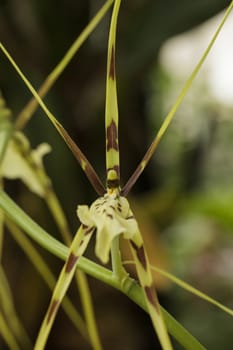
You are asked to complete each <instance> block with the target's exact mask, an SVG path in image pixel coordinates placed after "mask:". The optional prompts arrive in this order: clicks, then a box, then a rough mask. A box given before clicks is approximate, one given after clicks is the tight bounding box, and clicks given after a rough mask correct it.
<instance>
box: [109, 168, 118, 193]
mask: <svg viewBox="0 0 233 350" xmlns="http://www.w3.org/2000/svg"><path fill="white" fill-rule="evenodd" d="M110 170H115V172H116V173H117V179H115V180H107V188H118V187H119V186H120V181H119V178H120V167H119V165H114V166H113V167H112V168H108V169H107V173H108V172H109V171H110Z"/></svg>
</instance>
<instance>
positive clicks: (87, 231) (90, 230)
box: [85, 227, 93, 236]
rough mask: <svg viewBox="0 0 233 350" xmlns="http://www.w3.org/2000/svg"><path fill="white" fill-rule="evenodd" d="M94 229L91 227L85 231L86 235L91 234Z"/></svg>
mask: <svg viewBox="0 0 233 350" xmlns="http://www.w3.org/2000/svg"><path fill="white" fill-rule="evenodd" d="M92 231H93V227H89V228H88V229H87V230H86V232H85V236H87V235H89V234H90V233H91V232H92Z"/></svg>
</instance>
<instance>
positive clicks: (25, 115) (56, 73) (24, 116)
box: [15, 0, 114, 129]
mask: <svg viewBox="0 0 233 350" xmlns="http://www.w3.org/2000/svg"><path fill="white" fill-rule="evenodd" d="M113 2H114V0H107V1H106V3H105V4H104V5H103V6H102V7H101V9H100V10H99V11H98V12H97V14H96V15H95V17H94V18H93V19H92V20H91V21H90V23H89V24H88V25H87V26H86V27H85V29H84V30H83V31H82V33H81V34H80V35H79V37H78V38H77V39H76V40H75V42H74V43H73V44H72V46H71V47H70V49H69V50H68V51H67V52H66V54H65V56H64V57H63V58H62V60H61V61H60V62H59V63H58V64H57V66H56V67H55V68H54V70H53V71H52V72H51V73H50V74H49V75H48V77H47V78H46V80H45V81H44V83H43V84H42V85H41V87H40V89H39V91H38V94H39V96H40V97H41V98H43V97H44V96H45V95H46V94H47V92H48V91H49V89H50V88H51V87H52V86H53V85H54V83H55V82H56V81H57V79H58V78H59V77H60V75H61V74H62V72H63V71H64V69H65V68H66V67H67V65H68V64H69V62H70V61H71V60H72V58H73V57H74V55H75V54H76V53H77V51H78V50H79V48H80V47H81V46H82V44H83V43H84V42H85V41H86V39H87V38H88V36H89V35H90V34H91V33H92V32H93V30H94V29H95V27H96V26H97V25H98V24H99V22H100V21H101V20H102V18H103V17H104V16H105V14H106V12H107V11H108V10H109V8H110V6H111V5H112V3H113ZM37 107H38V101H37V100H35V98H32V99H31V100H30V101H29V102H28V104H27V105H26V106H25V108H24V109H23V110H22V112H21V113H20V114H19V115H18V118H17V120H16V123H15V127H16V128H17V129H22V128H23V127H24V126H25V124H26V123H27V122H28V120H29V119H30V118H31V116H32V115H33V113H34V112H35V110H36V108H37Z"/></svg>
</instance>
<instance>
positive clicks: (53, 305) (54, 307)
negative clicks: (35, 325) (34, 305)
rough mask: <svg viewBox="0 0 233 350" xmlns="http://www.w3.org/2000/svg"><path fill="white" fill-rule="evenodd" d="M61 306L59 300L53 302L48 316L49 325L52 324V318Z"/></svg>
mask: <svg viewBox="0 0 233 350" xmlns="http://www.w3.org/2000/svg"><path fill="white" fill-rule="evenodd" d="M58 306H59V300H56V299H55V300H52V302H51V304H50V306H49V311H48V316H47V320H46V322H47V324H48V323H49V322H50V320H51V317H52V316H53V314H55V313H56V312H57V309H58Z"/></svg>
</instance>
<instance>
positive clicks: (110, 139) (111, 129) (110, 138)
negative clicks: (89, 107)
mask: <svg viewBox="0 0 233 350" xmlns="http://www.w3.org/2000/svg"><path fill="white" fill-rule="evenodd" d="M106 134H107V151H109V150H110V149H111V148H113V149H115V150H116V151H119V147H118V133H117V126H116V123H115V122H114V120H112V121H111V124H110V125H109V126H108V127H107V132H106Z"/></svg>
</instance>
